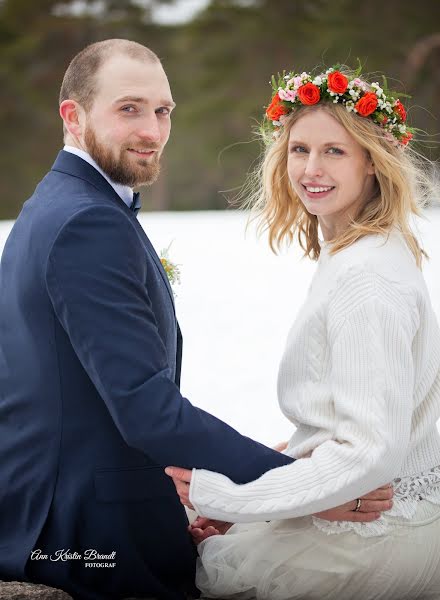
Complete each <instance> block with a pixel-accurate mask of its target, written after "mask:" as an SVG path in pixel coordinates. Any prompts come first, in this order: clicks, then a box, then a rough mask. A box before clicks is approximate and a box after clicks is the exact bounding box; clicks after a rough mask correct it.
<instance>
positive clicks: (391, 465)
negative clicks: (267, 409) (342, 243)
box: [190, 273, 415, 522]
mask: <svg viewBox="0 0 440 600" xmlns="http://www.w3.org/2000/svg"><path fill="white" fill-rule="evenodd" d="M411 306H412V303H411V301H410V300H409V298H408V297H407V296H406V295H405V294H403V295H402V293H401V290H399V289H398V288H397V287H394V284H392V283H389V282H387V281H385V280H383V278H381V277H379V276H378V275H376V274H374V273H358V274H356V275H352V276H351V277H350V278H349V280H347V281H346V282H345V283H344V284H343V285H341V286H340V288H339V289H338V290H337V291H336V292H335V293H334V294H333V296H332V298H331V301H330V304H329V308H328V322H327V332H328V346H329V350H330V353H331V374H330V386H329V391H328V402H329V403H331V405H332V407H333V410H334V413H335V423H336V425H335V428H334V431H332V432H331V433H332V439H330V440H328V441H326V442H324V443H322V444H321V445H320V446H318V447H317V448H316V449H315V450H314V451H313V453H312V455H311V456H310V457H309V458H302V459H299V460H296V461H295V462H294V463H292V464H290V465H287V466H283V467H281V468H277V469H274V470H272V471H270V472H268V473H265V474H264V475H262V476H261V477H260V478H259V479H257V480H255V481H252V482H250V483H247V484H244V485H236V484H234V483H232V482H231V481H230V480H229V479H228V478H227V477H225V476H223V475H220V474H218V473H212V472H210V471H206V470H194V471H193V477H192V482H191V487H190V500H191V502H192V504H193V506H194V507H195V509H196V510H197V512H198V513H199V514H201V515H203V516H206V517H210V518H215V519H223V520H226V521H233V522H250V521H264V520H270V519H286V518H292V517H299V516H303V515H306V514H313V513H315V512H320V511H323V510H327V509H329V508H332V507H334V506H339V505H341V504H343V503H345V502H348V501H350V500H352V499H354V498H357V497H360V496H362V495H364V494H366V493H368V492H370V491H372V490H374V489H376V488H377V487H380V486H382V485H385V484H386V483H389V482H390V481H391V480H392V479H393V478H394V477H396V476H397V474H398V471H399V468H400V465H401V464H402V463H403V461H404V458H405V455H406V453H407V448H408V444H409V436H410V426H411V415H412V410H413V405H412V403H413V385H414V384H413V370H414V369H413V357H412V349H411V347H412V341H413V337H414V334H415V331H414V329H415V323H414V315H413V311H412V308H411ZM310 393H311V394H313V388H311V392H310Z"/></svg>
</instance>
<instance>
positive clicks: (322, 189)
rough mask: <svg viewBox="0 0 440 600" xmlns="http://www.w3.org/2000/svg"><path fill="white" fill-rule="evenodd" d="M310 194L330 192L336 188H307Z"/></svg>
mask: <svg viewBox="0 0 440 600" xmlns="http://www.w3.org/2000/svg"><path fill="white" fill-rule="evenodd" d="M305 188H306V190H307V191H308V192H312V193H317V192H328V191H330V190H332V189H333V188H334V186H330V187H307V186H305Z"/></svg>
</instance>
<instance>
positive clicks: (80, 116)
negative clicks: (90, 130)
mask: <svg viewBox="0 0 440 600" xmlns="http://www.w3.org/2000/svg"><path fill="white" fill-rule="evenodd" d="M60 116H61V118H62V119H63V122H64V127H65V128H66V130H67V132H68V133H69V134H70V135H71V136H72V137H73V138H75V139H78V138H79V139H81V137H82V135H83V129H84V109H83V108H82V107H81V106H80V105H79V104H78V102H76V101H75V100H63V101H62V102H61V104H60Z"/></svg>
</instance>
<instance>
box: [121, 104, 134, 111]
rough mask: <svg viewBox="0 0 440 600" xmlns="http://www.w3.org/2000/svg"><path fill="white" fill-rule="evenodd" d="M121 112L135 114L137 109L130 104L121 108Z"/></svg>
mask: <svg viewBox="0 0 440 600" xmlns="http://www.w3.org/2000/svg"><path fill="white" fill-rule="evenodd" d="M121 110H123V111H124V112H129V113H130V112H135V110H136V108H135V107H134V106H133V105H132V104H129V105H127V106H123V107H122V108H121Z"/></svg>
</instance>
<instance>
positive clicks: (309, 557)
mask: <svg viewBox="0 0 440 600" xmlns="http://www.w3.org/2000/svg"><path fill="white" fill-rule="evenodd" d="M275 89H276V93H275V96H274V97H273V99H272V102H271V104H270V106H269V108H268V109H267V116H268V125H269V126H271V127H272V126H273V129H274V131H275V139H274V140H273V141H272V142H271V143H270V144H269V146H268V148H267V151H266V156H265V160H264V163H263V165H262V169H261V181H260V188H259V190H260V191H259V200H258V204H257V209H258V210H259V211H260V215H261V218H262V220H263V223H264V224H265V225H266V226H267V228H268V232H269V240H270V243H271V245H272V247H277V246H279V245H280V244H282V243H283V242H284V241H288V242H290V241H292V240H293V238H294V236H297V237H298V239H299V242H300V244H301V246H302V248H303V249H304V252H305V254H306V255H307V256H308V257H309V258H311V259H312V260H317V262H318V264H317V269H316V273H315V276H314V279H313V281H312V283H311V286H310V289H309V293H308V296H307V299H306V301H305V303H304V305H303V307H302V309H301V310H300V312H299V314H298V316H297V319H296V321H295V323H294V325H293V327H292V329H291V330H290V332H289V334H288V338H287V344H286V348H285V352H284V356H283V358H282V361H281V365H280V369H279V378H278V394H279V401H280V405H281V408H282V410H283V412H284V414H285V415H286V417H287V418H289V419H290V420H291V421H292V422H293V423H294V424H295V426H296V431H295V432H294V434H293V436H292V438H291V439H290V441H289V444H288V446H287V448H286V450H284V452H285V453H287V454H288V455H290V456H292V457H293V458H295V459H297V460H296V461H295V462H294V463H292V464H290V465H287V466H284V467H280V468H278V469H274V470H272V471H269V472H268V473H265V474H264V475H263V476H261V477H260V478H259V479H258V480H256V481H254V482H251V483H248V484H245V485H236V484H234V483H233V482H232V481H230V480H229V479H228V478H227V477H225V476H224V475H221V474H218V473H212V472H209V471H205V470H193V472H192V473H191V472H190V471H184V470H181V469H178V468H172V469H168V470H167V472H168V473H169V474H170V475H172V476H173V478H174V482H175V484H176V488H177V490H178V492H179V495H180V497H181V500H182V501H183V502H184V503H186V504H187V505H189V506H193V507H194V508H195V510H196V511H197V513H198V514H199V515H202V516H203V517H207V518H209V519H220V520H224V521H229V522H234V523H238V524H237V525H234V526H233V527H232V528H230V529H229V531H228V532H227V533H226V535H213V536H211V537H208V536H205V537H206V539H204V541H202V542H201V543H200V544H199V546H198V550H199V554H200V563H199V568H198V576H197V582H196V583H197V586H198V587H199V588H200V589H201V591H202V594H203V595H204V596H205V597H213V598H219V597H220V598H240V599H244V598H246V599H247V598H258V599H261V600H263V599H264V600H294V599H305V598H307V600H309V599H315V598H316V599H318V598H319V599H323V598H325V599H326V600H349V599H354V598H360V599H362V600H373V599H374V600H380V599H384V600H385V599H386V600H393V599H395V600H405V599H407V600H416V599H418V598H420V599H422V598H423V600H434V599H436V600H438V599H439V598H440V435H439V432H438V430H437V426H436V423H437V421H438V419H439V418H440V330H439V326H438V323H437V320H436V317H435V315H434V311H433V308H432V306H431V302H430V298H429V294H428V290H427V288H426V285H425V282H424V279H423V275H422V271H421V265H422V259H423V255H424V253H423V250H422V248H421V246H420V244H419V241H418V240H417V238H416V236H415V235H414V233H413V232H412V230H411V227H410V220H411V218H412V216H413V215H417V214H419V211H420V205H421V201H422V200H423V193H424V186H423V181H424V175H423V171H422V169H421V164H420V160H416V158H414V157H415V156H416V155H415V153H413V152H412V151H411V149H410V147H409V146H410V144H409V142H410V140H411V137H412V130H411V129H410V128H409V127H408V126H407V124H406V111H405V108H404V107H403V105H402V104H401V103H400V101H399V100H396V98H395V97H394V96H392V95H391V93H389V92H388V91H386V90H384V89H382V88H381V87H380V86H379V84H377V83H373V84H371V85H370V84H368V83H367V82H366V81H365V80H363V79H360V77H359V74H358V73H356V74H354V73H350V72H348V71H344V72H343V71H341V70H340V69H337V68H332V69H329V70H327V71H326V72H323V73H320V74H319V75H317V76H314V75H311V74H308V73H302V74H295V73H292V74H290V75H288V76H287V77H284V78H281V79H280V80H279V81H278V82H277V84H276V86H275ZM389 481H392V482H393V486H394V505H393V508H392V510H391V511H389V512H386V513H384V514H383V515H382V516H381V518H380V519H379V520H377V521H374V522H371V523H348V522H342V523H330V522H329V521H325V520H324V519H319V518H316V517H312V516H306V515H312V514H313V513H317V512H319V511H324V510H326V509H328V508H330V507H332V506H335V505H338V504H342V503H344V502H347V501H349V500H350V499H351V498H354V497H357V498H360V497H361V496H362V494H364V493H365V492H367V491H368V490H371V489H375V488H378V487H380V486H383V485H385V484H386V483H387V482H389ZM360 503H361V501H360V500H358V502H357V506H356V508H357V509H359V507H360V506H359V505H360ZM245 523H249V524H248V525H244V524H245ZM196 524H197V525H198V526H199V527H202V529H204V530H205V531H207V530H208V527H211V529H210V532H214V533H217V531H220V530H222V526H221V525H220V524H219V523H218V522H214V521H209V520H208V521H206V520H199V521H198V522H197V523H196ZM214 527H215V529H214ZM223 529H227V527H226V526H224V525H223ZM199 533H200V532H199Z"/></svg>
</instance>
